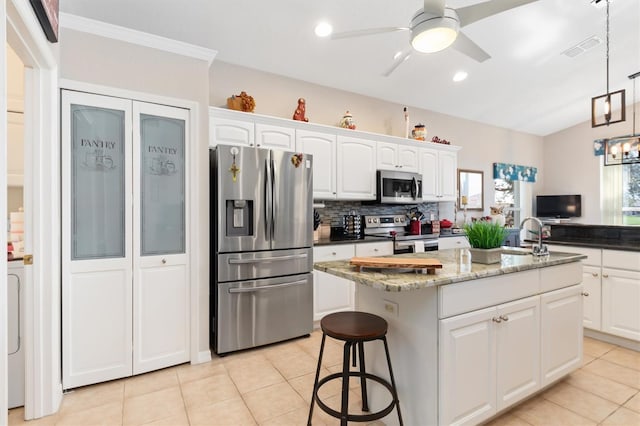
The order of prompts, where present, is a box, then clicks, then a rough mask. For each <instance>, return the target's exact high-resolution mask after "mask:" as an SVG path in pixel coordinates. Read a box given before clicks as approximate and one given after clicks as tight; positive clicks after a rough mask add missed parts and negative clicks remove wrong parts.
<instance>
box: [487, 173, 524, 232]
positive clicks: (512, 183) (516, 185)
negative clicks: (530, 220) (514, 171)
mask: <svg viewBox="0 0 640 426" xmlns="http://www.w3.org/2000/svg"><path fill="white" fill-rule="evenodd" d="M520 184H521V182H520V181H517V180H505V179H494V180H493V188H494V190H495V192H494V193H495V197H494V201H495V205H497V206H504V211H503V213H504V223H505V226H507V227H509V228H513V227H516V228H517V227H518V226H519V225H520Z"/></svg>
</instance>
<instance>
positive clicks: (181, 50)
mask: <svg viewBox="0 0 640 426" xmlns="http://www.w3.org/2000/svg"><path fill="white" fill-rule="evenodd" d="M60 26H61V27H64V28H68V29H70V30H75V31H81V32H84V33H89V34H94V35H97V36H101V37H106V38H110V39H114V40H119V41H124V42H127V43H132V44H137V45H140V46H145V47H149V48H152V49H158V50H163V51H165V52H171V53H175V54H177V55H182V56H187V57H190V58H195V59H201V60H203V61H206V62H207V64H208V65H209V66H211V63H212V62H213V60H214V59H215V57H216V55H217V54H218V51H217V50H213V49H208V48H206V47H202V46H196V45H194V44H189V43H184V42H182V41H178V40H173V39H170V38H166V37H161V36H158V35H155V34H150V33H145V32H142V31H137V30H132V29H130V28H126V27H121V26H119V25H113V24H108V23H106V22H102V21H96V20H95V19H89V18H85V17H82V16H78V15H71V14H68V13H63V12H61V13H60Z"/></svg>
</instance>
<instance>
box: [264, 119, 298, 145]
mask: <svg viewBox="0 0 640 426" xmlns="http://www.w3.org/2000/svg"><path fill="white" fill-rule="evenodd" d="M255 137H256V146H257V147H262V148H275V149H281V150H283V151H294V150H295V149H296V130H295V129H294V128H291V127H284V126H274V125H271V124H263V123H256V129H255Z"/></svg>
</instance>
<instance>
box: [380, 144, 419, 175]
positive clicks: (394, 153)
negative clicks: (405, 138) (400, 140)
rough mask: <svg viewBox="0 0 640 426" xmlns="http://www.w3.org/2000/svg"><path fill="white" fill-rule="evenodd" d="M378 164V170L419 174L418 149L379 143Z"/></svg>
mask: <svg viewBox="0 0 640 426" xmlns="http://www.w3.org/2000/svg"><path fill="white" fill-rule="evenodd" d="M376 162H377V167H378V169H384V170H400V171H404V172H414V173H417V172H418V169H419V167H418V147H415V146H409V145H401V144H395V143H389V142H378V143H377V153H376Z"/></svg>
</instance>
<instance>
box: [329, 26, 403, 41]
mask: <svg viewBox="0 0 640 426" xmlns="http://www.w3.org/2000/svg"><path fill="white" fill-rule="evenodd" d="M396 31H409V28H407V27H384V28H366V29H363V30H353V31H344V32H341V33H334V34H331V38H332V39H339V38H351V37H363V36H368V35H375V34H385V33H393V32H396Z"/></svg>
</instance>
